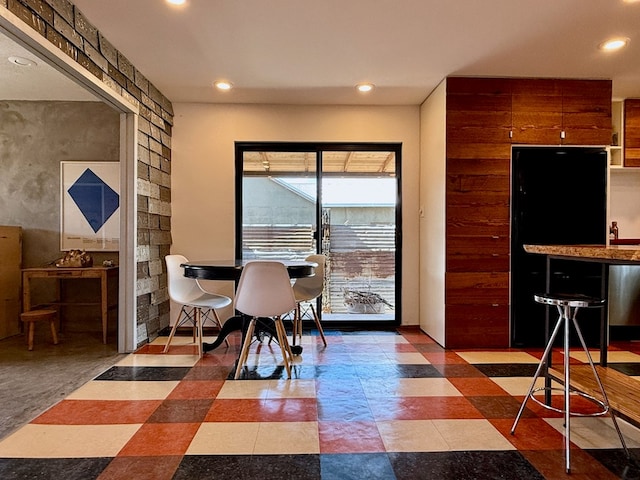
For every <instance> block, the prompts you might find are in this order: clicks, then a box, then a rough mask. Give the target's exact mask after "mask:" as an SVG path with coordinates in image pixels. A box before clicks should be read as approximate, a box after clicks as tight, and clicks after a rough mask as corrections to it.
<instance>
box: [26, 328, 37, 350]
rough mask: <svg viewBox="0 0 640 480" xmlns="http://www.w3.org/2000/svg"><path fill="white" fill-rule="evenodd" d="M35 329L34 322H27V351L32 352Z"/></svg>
mask: <svg viewBox="0 0 640 480" xmlns="http://www.w3.org/2000/svg"><path fill="white" fill-rule="evenodd" d="M35 329H36V322H29V332H28V337H27V338H28V340H27V346H28V347H27V348H29V351H31V350H33V334H34V332H35Z"/></svg>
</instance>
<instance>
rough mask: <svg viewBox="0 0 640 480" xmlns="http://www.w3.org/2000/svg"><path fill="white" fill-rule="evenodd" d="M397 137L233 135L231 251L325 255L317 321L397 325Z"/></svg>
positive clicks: (250, 255) (256, 255)
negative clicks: (344, 139) (351, 139)
mask: <svg viewBox="0 0 640 480" xmlns="http://www.w3.org/2000/svg"><path fill="white" fill-rule="evenodd" d="M400 164H401V144H395V143H394V144H386V143H385V144H380V143H355V144H351V143H350V144H343V143H336V144H333V143H332V144H330V143H271V142H269V143H254V142H238V143H236V257H237V258H243V259H304V258H306V257H307V256H309V255H311V254H316V253H320V254H323V255H325V256H326V258H327V263H326V269H325V278H324V289H323V294H322V296H321V297H320V299H319V300H318V302H319V303H318V306H317V307H318V308H317V311H318V312H319V315H320V316H321V318H322V320H323V322H324V323H325V324H329V325H330V324H334V325H335V326H347V325H349V326H358V327H362V328H365V327H366V328H372V327H392V326H397V325H399V324H400V319H401V316H400V280H401V272H400V271H399V268H400V265H401V254H402V251H401V244H400V238H401V237H400V232H401V201H400V199H401V191H400Z"/></svg>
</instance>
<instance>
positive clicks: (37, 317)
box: [20, 310, 58, 351]
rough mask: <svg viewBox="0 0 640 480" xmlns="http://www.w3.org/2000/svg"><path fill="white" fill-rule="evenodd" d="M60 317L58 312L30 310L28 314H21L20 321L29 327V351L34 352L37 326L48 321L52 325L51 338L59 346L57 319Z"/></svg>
mask: <svg viewBox="0 0 640 480" xmlns="http://www.w3.org/2000/svg"><path fill="white" fill-rule="evenodd" d="M57 316H58V312H56V311H55V310H30V311H28V312H24V313H21V314H20V320H22V321H23V322H24V323H25V325H26V324H28V325H29V331H28V333H27V335H28V337H27V338H28V342H29V350H30V351H31V350H33V333H34V331H35V324H36V322H39V321H48V322H49V324H50V325H51V336H52V337H53V344H54V345H57V344H58V334H57V332H56V317H57Z"/></svg>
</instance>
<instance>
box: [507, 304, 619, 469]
mask: <svg viewBox="0 0 640 480" xmlns="http://www.w3.org/2000/svg"><path fill="white" fill-rule="evenodd" d="M534 299H535V301H536V302H538V303H542V304H545V305H552V306H555V307H557V309H558V314H559V318H558V321H557V323H556V325H555V327H554V329H553V332H552V334H551V337H550V338H549V342H548V343H547V346H546V347H545V350H544V353H543V354H542V359H541V360H540V363H539V364H538V368H537V369H536V373H535V374H534V376H533V380H532V382H531V386H530V387H529V391H528V392H527V395H526V396H525V397H524V400H523V401H522V405H520V410H519V411H518V415H517V416H516V419H515V421H514V422H513V426H512V427H511V435H514V434H515V430H516V427H517V426H518V422H519V421H520V417H521V416H522V413H523V412H524V408H525V406H526V404H527V402H528V401H529V399H531V400H533V401H534V402H536V403H538V404H539V405H541V406H543V407H544V408H547V409H549V410H553V411H555V412H559V413H563V414H564V429H565V430H564V440H565V444H564V447H565V467H566V471H567V473H570V472H571V457H570V455H571V453H570V452H571V449H570V446H571V439H570V436H571V416H602V415H605V414H607V413H609V414H610V415H611V419H612V420H613V425H614V427H615V429H616V432H617V433H618V437H619V438H620V443H621V444H622V448H623V449H624V452H625V454H626V456H627V458H629V450H628V449H627V445H626V443H625V441H624V438H623V436H622V432H621V431H620V427H619V426H618V421H617V420H616V416H615V414H614V413H613V411H612V410H611V407H610V405H609V400H608V398H607V394H606V392H605V390H604V386H603V385H602V381H601V380H600V376H599V375H598V372H597V370H596V367H595V365H594V364H593V359H592V358H591V353H589V349H588V348H587V345H586V343H585V341H584V337H583V336H582V331H581V330H580V327H579V325H578V322H577V321H576V315H577V313H578V310H579V309H580V308H592V307H602V306H603V305H604V300H602V299H599V298H593V297H587V296H585V295H564V294H548V293H546V294H540V295H534ZM571 324H573V327H574V328H575V331H576V333H577V334H578V338H579V339H580V344H581V345H582V349H583V350H584V352H585V353H586V354H587V359H588V361H589V366H590V367H591V371H592V372H593V375H594V377H595V379H596V382H597V384H598V387H599V390H600V392H601V393H602V400H598V399H596V398H594V397H592V396H591V395H587V394H585V393H583V392H578V391H576V390H575V389H572V388H571V387H570V370H569V353H570V349H569V331H570V329H571V328H570V327H571ZM563 326H564V351H563V354H564V386H563V388H561V389H560V388H553V387H547V386H545V387H537V388H536V386H535V384H536V380H537V379H538V378H539V377H540V375H541V374H542V373H543V370H544V375H545V376H546V373H547V368H548V367H549V365H547V361H549V363H551V361H550V359H551V356H550V354H551V351H552V349H553V342H554V341H555V339H556V337H557V335H558V333H559V332H560V329H561V328H562V327H563ZM551 390H562V392H563V394H564V408H562V409H559V408H556V407H553V406H552V405H547V404H546V403H543V402H541V401H540V400H539V399H537V398H535V397H534V396H533V394H534V393H536V392H539V391H546V392H550V391H551ZM572 393H573V394H578V395H580V396H582V397H585V398H587V399H589V400H592V401H594V402H595V403H596V404H598V405H600V406H601V407H602V410H601V411H599V412H595V413H590V414H580V413H578V412H572V411H571V402H570V398H571V394H572Z"/></svg>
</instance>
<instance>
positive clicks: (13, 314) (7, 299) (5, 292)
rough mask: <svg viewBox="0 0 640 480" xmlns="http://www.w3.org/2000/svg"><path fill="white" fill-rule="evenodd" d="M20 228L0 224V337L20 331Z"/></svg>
mask: <svg viewBox="0 0 640 480" xmlns="http://www.w3.org/2000/svg"><path fill="white" fill-rule="evenodd" d="M21 268H22V228H21V227H12V226H1V225H0V338H5V337H10V336H12V335H17V334H18V333H20V304H21V302H20V301H21V298H20V285H21V281H22V280H21V271H20V269H21Z"/></svg>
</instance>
